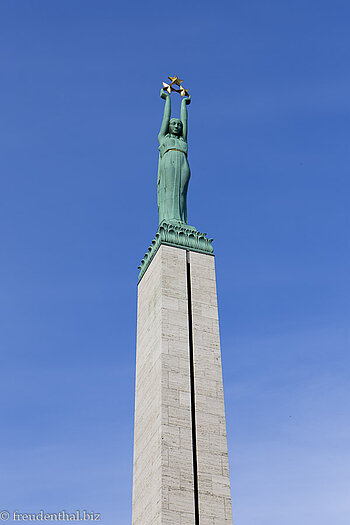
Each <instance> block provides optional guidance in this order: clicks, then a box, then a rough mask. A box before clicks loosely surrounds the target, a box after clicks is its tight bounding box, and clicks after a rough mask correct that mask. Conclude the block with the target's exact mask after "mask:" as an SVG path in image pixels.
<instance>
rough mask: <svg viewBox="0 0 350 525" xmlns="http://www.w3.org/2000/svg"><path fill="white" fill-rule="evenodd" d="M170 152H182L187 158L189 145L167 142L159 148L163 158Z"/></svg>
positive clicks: (182, 142) (173, 141) (172, 141)
mask: <svg viewBox="0 0 350 525" xmlns="http://www.w3.org/2000/svg"><path fill="white" fill-rule="evenodd" d="M168 151H180V152H181V153H184V155H186V156H187V143H186V142H184V141H180V140H176V141H175V140H167V141H166V143H165V144H164V143H163V144H161V145H160V146H159V152H160V156H161V157H163V155H165V153H167V152H168Z"/></svg>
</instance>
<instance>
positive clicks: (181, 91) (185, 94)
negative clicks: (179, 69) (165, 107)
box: [180, 86, 189, 97]
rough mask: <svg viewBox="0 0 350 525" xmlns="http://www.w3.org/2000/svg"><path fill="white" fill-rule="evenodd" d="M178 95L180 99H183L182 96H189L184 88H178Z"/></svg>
mask: <svg viewBox="0 0 350 525" xmlns="http://www.w3.org/2000/svg"><path fill="white" fill-rule="evenodd" d="M180 95H181V96H182V97H184V96H186V97H188V96H189V92H188V89H185V88H184V87H182V86H180Z"/></svg>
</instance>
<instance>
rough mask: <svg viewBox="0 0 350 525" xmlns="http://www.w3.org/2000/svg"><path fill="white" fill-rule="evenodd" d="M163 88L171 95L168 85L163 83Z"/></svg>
mask: <svg viewBox="0 0 350 525" xmlns="http://www.w3.org/2000/svg"><path fill="white" fill-rule="evenodd" d="M163 88H164V89H165V91H167V92H168V93H171V89H172V88H171V86H170V85H169V84H166V83H165V82H163Z"/></svg>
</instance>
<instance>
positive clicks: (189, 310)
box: [186, 251, 199, 525]
mask: <svg viewBox="0 0 350 525" xmlns="http://www.w3.org/2000/svg"><path fill="white" fill-rule="evenodd" d="M189 255H190V253H189V252H188V251H186V269H187V271H186V274H187V315H188V343H189V350H190V382H191V385H190V386H191V419H192V459H193V489H194V516H195V525H199V495H198V465H197V432H196V403H195V390H194V355H193V322H192V294H191V265H190V257H189Z"/></svg>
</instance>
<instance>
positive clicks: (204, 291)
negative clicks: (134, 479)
mask: <svg viewBox="0 0 350 525" xmlns="http://www.w3.org/2000/svg"><path fill="white" fill-rule="evenodd" d="M190 264H191V293H192V319H193V353H194V382H195V399H196V433H197V461H198V490H199V515H200V518H199V522H200V524H201V525H205V523H208V524H210V525H232V508H231V494H230V478H229V473H228V472H229V471H228V454H227V439H226V423H225V406H224V395H223V386H222V385H223V383H222V370H221V354H220V336H219V319H218V307H217V295H216V279H215V260H214V257H212V256H210V255H204V254H201V253H196V252H190Z"/></svg>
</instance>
